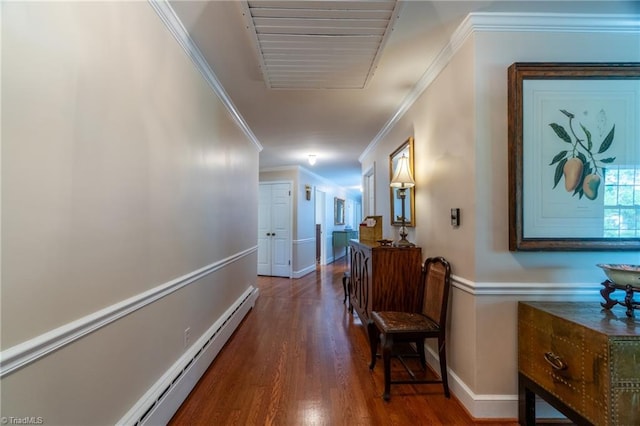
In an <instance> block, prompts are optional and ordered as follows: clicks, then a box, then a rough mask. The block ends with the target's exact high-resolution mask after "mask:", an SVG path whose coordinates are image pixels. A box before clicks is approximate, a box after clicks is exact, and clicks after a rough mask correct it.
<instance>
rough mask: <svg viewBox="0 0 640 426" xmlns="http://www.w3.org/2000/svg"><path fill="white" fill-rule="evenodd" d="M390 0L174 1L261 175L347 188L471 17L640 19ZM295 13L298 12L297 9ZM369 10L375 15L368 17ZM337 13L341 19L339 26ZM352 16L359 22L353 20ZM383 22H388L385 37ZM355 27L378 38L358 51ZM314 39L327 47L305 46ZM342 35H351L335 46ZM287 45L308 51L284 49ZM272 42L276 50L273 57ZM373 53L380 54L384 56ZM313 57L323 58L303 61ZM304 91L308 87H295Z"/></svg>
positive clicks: (591, 9) (560, 4)
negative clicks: (284, 171)
mask: <svg viewBox="0 0 640 426" xmlns="http://www.w3.org/2000/svg"><path fill="white" fill-rule="evenodd" d="M393 3H394V2H393V1H392V2H389V1H387V0H378V1H370V0H358V1H348V0H341V1H327V0H324V1H317V0H316V1H313V0H306V1H293V0H285V1H268V0H251V1H249V2H245V1H240V0H226V1H220V0H214V1H200V0H199V1H180V0H178V1H171V2H170V5H171V7H172V8H173V9H174V11H175V13H176V15H177V16H178V17H179V19H180V20H181V21H182V24H183V25H184V26H185V28H186V29H187V30H188V32H189V34H190V36H191V38H192V39H193V41H194V42H195V43H196V45H197V46H198V47H199V49H200V51H201V52H202V54H203V55H204V57H205V58H206V60H207V62H208V63H209V66H210V67H211V69H212V70H213V72H214V73H215V75H216V76H217V78H218V80H219V81H220V83H221V84H222V86H223V87H224V89H225V91H226V92H227V94H228V96H229V97H230V99H231V100H232V102H233V104H234V105H235V106H236V108H237V110H238V111H239V113H240V114H241V115H242V117H243V118H244V120H245V121H246V123H247V124H248V126H249V127H250V129H251V131H252V132H253V134H254V135H255V136H256V137H257V139H258V141H259V142H260V144H261V145H262V146H263V150H262V152H261V153H260V168H261V169H268V168H276V167H282V166H294V165H300V166H303V167H305V168H307V169H309V170H311V171H313V172H314V173H316V174H318V175H320V176H323V177H326V178H328V179H330V180H332V181H333V182H335V183H336V184H338V185H341V186H345V187H357V186H359V185H360V183H361V165H360V163H359V161H358V158H359V157H360V155H361V154H362V153H363V152H364V151H365V150H366V148H367V147H368V146H369V145H370V144H371V143H372V141H374V140H375V138H376V135H377V134H378V133H379V132H380V131H381V130H382V129H383V128H384V126H385V124H386V123H387V122H388V121H389V120H390V119H391V118H392V117H393V116H394V114H396V113H397V112H398V110H399V108H400V107H401V106H402V105H403V101H404V100H405V99H406V98H407V96H409V95H410V94H411V93H412V90H413V89H414V87H415V86H416V83H417V82H418V81H419V80H420V78H421V77H422V76H423V74H424V73H425V72H426V71H427V69H428V68H429V66H430V65H431V64H432V62H433V61H434V59H435V58H436V57H437V55H438V54H439V53H440V52H441V50H442V49H443V48H444V47H445V46H446V45H447V43H448V41H449V39H450V37H451V35H452V33H453V32H454V31H455V29H456V28H457V27H458V26H459V25H460V23H461V22H462V21H463V19H464V18H465V17H466V16H467V14H468V13H470V12H474V11H475V12H480V11H482V12H536V13H538V12H557V13H580V14H584V13H606V14H613V13H621V14H640V2H637V1H618V0H609V1H577V0H573V1H479V0H478V1H457V0H447V1H426V0H412V1H400V2H399V3H400V4H399V5H398V7H397V8H395V10H394V9H393V8H394V7H395V5H393ZM372 4H373V7H372ZM262 6H270V8H263V7H262ZM327 6H329V7H327ZM258 7H260V9H258ZM300 7H303V8H304V9H306V10H305V11H303V13H300V10H299V8H300ZM354 7H355V11H354ZM254 8H255V9H254ZM390 8H391V9H390ZM296 9H298V10H296ZM320 9H323V10H320ZM367 9H368V10H369V12H367V11H366V10H367ZM371 10H374V11H376V12H375V13H377V14H378V16H374V17H372V14H371V12H370V11H371ZM389 10H391V11H392V13H391V14H389V13H388V12H389ZM363 11H364V12H363ZM249 14H251V15H252V16H249ZM343 14H344V15H345V16H348V18H342V19H341V18H340V16H342V15H343ZM258 15H262V16H258ZM264 15H266V16H264ZM269 15H271V16H276V15H279V19H278V18H277V17H269ZM367 15H369V16H367ZM306 16H308V17H306ZM323 16H324V17H323ZM357 18H359V19H364V21H362V20H361V21H359V22H356V20H357ZM345 19H346V20H345ZM349 19H355V20H354V21H349ZM385 19H386V20H388V21H389V22H391V23H392V27H391V31H389V32H386V30H385V27H384V22H383V21H384V20H385ZM381 20H382V22H381ZM319 28H321V29H322V31H319ZM338 28H342V30H337V29H338ZM356 28H361V29H362V28H364V29H366V30H367V31H369V32H370V33H372V35H371V34H370V35H369V36H367V37H365V36H363V37H362V39H365V38H368V37H370V38H376V37H377V38H376V39H375V40H374V41H373V43H371V40H369V46H365V45H364V44H363V45H362V46H361V49H360V48H359V49H356V51H354V50H353V49H352V46H353V43H356V42H358V40H356V39H354V38H353V36H354V35H357V34H359V33H361V31H360V30H356ZM274 32H275V33H277V34H274ZM314 32H315V33H322V34H323V35H324V38H326V40H324V41H323V42H321V41H318V39H317V38H316V39H315V40H312V39H311V37H310V36H311V35H312V34H313V33H314ZM267 33H271V35H269V34H267ZM327 33H331V34H332V35H333V38H332V37H331V36H329V35H328V34H327ZM345 34H346V36H345V37H347V38H344V39H341V41H339V42H336V41H334V40H335V37H336V36H340V35H343V36H344V35H345ZM385 34H386V35H385ZM348 36H351V37H350V38H349V37H348ZM294 37H295V38H296V39H297V40H299V41H296V42H295V43H301V44H302V45H303V46H305V48H303V49H299V48H297V46H295V45H294V44H291V43H292V42H291V41H290V40H291V38H294ZM362 39H361V40H359V42H362V41H363V40H362ZM323 43H324V44H323ZM332 43H337V44H338V45H339V47H334V45H333V44H332ZM274 45H275V46H277V49H276V50H272V49H271V48H272V47H274ZM372 46H374V47H372ZM377 46H382V47H383V49H382V51H381V53H378V51H377V50H376V48H377ZM587 48H588V46H585V49H587ZM314 49H315V50H321V51H323V52H324V53H323V55H324V56H322V55H316V56H313V55H311V52H312V50H314ZM357 50H361V52H359V53H358V52H357ZM274 52H275V53H274ZM345 52H350V53H347V54H345ZM276 53H277V54H276ZM285 65H286V66H285ZM309 65H312V66H311V67H309ZM285 68H287V69H288V71H286V72H285V71H284V69H285ZM320 70H324V71H325V72H324V73H320V72H318V71H320ZM331 74H333V75H331ZM265 77H266V79H265ZM305 84H306V85H308V86H309V87H315V88H303V87H302V85H305ZM285 85H286V86H287V88H280V87H284V86H285ZM329 86H331V87H344V86H351V87H354V88H326V87H329ZM408 136H411V135H407V137H408ZM401 142H402V141H398V144H400V143H401ZM309 154H315V155H317V163H316V164H315V166H310V165H309V164H308V163H307V156H308V155H309Z"/></svg>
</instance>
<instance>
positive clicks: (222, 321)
mask: <svg viewBox="0 0 640 426" xmlns="http://www.w3.org/2000/svg"><path fill="white" fill-rule="evenodd" d="M258 294H259V290H258V289H257V288H254V287H253V286H252V287H250V288H249V289H247V291H245V292H244V294H242V296H240V298H238V300H236V302H235V303H234V304H233V305H232V306H231V307H229V309H227V311H226V312H225V313H224V314H223V315H222V316H221V317H220V318H219V319H218V320H217V321H216V322H215V323H214V324H213V325H212V326H211V327H210V328H209V329H208V330H207V332H206V333H204V334H203V335H202V336H201V337H200V338H199V339H198V340H197V341H196V342H195V343H194V344H193V345H192V346H191V347H190V348H189V349H188V350H187V351H186V352H185V353H184V354H183V355H182V356H181V357H180V358H179V359H178V360H177V361H176V362H175V364H173V365H172V366H171V368H169V370H167V372H165V373H164V374H163V375H162V377H161V378H160V379H159V380H158V381H157V382H156V383H155V384H154V385H153V386H151V388H150V389H149V390H148V391H147V392H146V393H145V395H144V396H143V397H142V398H140V400H139V401H138V402H137V403H136V404H135V405H134V406H133V407H132V408H131V409H130V410H129V412H128V413H127V414H125V416H124V417H123V418H122V419H120V421H119V422H118V423H117V424H118V425H136V426H138V425H140V426H142V425H158V424H167V423H168V422H169V420H171V417H173V415H174V414H175V412H176V411H177V410H178V408H179V407H180V405H181V404H182V403H183V402H184V400H185V399H186V397H187V396H188V395H189V392H191V390H192V389H193V387H194V386H195V385H196V383H197V382H198V380H199V379H200V377H201V376H202V375H203V374H204V372H205V371H206V369H207V368H208V367H209V365H210V364H211V362H212V361H213V360H214V359H215V357H216V356H217V355H218V353H219V352H220V350H221V349H222V347H223V346H224V345H225V343H226V342H227V340H229V338H230V337H231V335H232V334H233V332H234V331H235V330H236V328H237V327H238V326H239V325H240V322H241V321H242V319H243V318H244V317H245V316H246V315H247V313H249V311H250V310H251V308H253V306H254V305H255V302H256V299H257V298H258Z"/></svg>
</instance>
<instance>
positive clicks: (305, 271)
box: [292, 264, 316, 278]
mask: <svg viewBox="0 0 640 426" xmlns="http://www.w3.org/2000/svg"><path fill="white" fill-rule="evenodd" d="M315 270H316V265H315V264H313V265H309V266H307V267H306V268H303V269H301V270H299V271H293V277H292V278H301V277H304V276H305V275H307V274H310V273H312V272H314V271H315Z"/></svg>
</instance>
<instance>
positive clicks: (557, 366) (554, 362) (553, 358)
mask: <svg viewBox="0 0 640 426" xmlns="http://www.w3.org/2000/svg"><path fill="white" fill-rule="evenodd" d="M544 360H545V361H547V362H548V363H549V364H551V367H552V368H553V369H554V370H566V369H567V364H565V363H564V361H563V360H562V358H560V357H559V356H558V355H556V354H554V353H553V352H545V354H544Z"/></svg>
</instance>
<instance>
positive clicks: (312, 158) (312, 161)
mask: <svg viewBox="0 0 640 426" xmlns="http://www.w3.org/2000/svg"><path fill="white" fill-rule="evenodd" d="M309 164H310V165H312V166H313V165H314V164H316V156H315V154H309Z"/></svg>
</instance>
